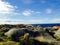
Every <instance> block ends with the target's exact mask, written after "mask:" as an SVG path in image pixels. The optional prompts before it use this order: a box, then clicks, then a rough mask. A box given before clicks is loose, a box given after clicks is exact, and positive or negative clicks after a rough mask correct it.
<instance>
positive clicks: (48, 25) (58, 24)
mask: <svg viewBox="0 0 60 45" xmlns="http://www.w3.org/2000/svg"><path fill="white" fill-rule="evenodd" d="M32 25H33V26H42V27H53V26H60V23H52V24H32Z"/></svg>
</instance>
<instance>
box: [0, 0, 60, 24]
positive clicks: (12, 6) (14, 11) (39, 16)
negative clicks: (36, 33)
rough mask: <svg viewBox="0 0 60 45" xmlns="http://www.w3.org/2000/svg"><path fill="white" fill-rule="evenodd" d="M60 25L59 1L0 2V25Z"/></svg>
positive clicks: (7, 0)
mask: <svg viewBox="0 0 60 45" xmlns="http://www.w3.org/2000/svg"><path fill="white" fill-rule="evenodd" d="M36 23H37V24H41V23H60V0H0V24H36Z"/></svg>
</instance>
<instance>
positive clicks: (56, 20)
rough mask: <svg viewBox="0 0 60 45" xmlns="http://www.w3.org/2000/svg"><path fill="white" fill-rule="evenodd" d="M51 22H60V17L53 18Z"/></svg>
mask: <svg viewBox="0 0 60 45" xmlns="http://www.w3.org/2000/svg"><path fill="white" fill-rule="evenodd" d="M51 22H53V23H60V18H56V19H52V20H51Z"/></svg>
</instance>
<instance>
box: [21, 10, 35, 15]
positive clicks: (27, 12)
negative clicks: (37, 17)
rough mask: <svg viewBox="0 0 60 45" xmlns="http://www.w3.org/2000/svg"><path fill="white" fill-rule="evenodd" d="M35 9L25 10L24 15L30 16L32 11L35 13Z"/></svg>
mask: <svg viewBox="0 0 60 45" xmlns="http://www.w3.org/2000/svg"><path fill="white" fill-rule="evenodd" d="M33 12H34V11H32V10H25V11H23V13H22V14H23V15H24V16H29V15H31V14H32V13H33Z"/></svg>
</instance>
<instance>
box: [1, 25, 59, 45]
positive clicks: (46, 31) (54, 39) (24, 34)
mask: <svg viewBox="0 0 60 45" xmlns="http://www.w3.org/2000/svg"><path fill="white" fill-rule="evenodd" d="M7 41H13V42H16V43H17V42H18V44H16V45H21V44H22V45H60V43H59V42H60V27H59V26H53V27H41V26H39V25H38V26H33V25H30V24H20V25H0V42H2V45H3V44H6V45H8V44H7V43H5V42H7Z"/></svg>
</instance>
